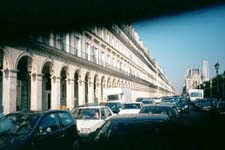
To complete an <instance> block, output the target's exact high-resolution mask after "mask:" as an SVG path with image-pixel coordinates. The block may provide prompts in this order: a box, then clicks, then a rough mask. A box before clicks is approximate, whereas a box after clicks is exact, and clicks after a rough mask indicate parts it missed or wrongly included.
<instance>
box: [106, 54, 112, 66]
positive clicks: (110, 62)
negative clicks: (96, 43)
mask: <svg viewBox="0 0 225 150" xmlns="http://www.w3.org/2000/svg"><path fill="white" fill-rule="evenodd" d="M110 61H111V60H110V55H108V61H107V63H108V64H110V63H111V62H110Z"/></svg>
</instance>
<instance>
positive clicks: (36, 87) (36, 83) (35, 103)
mask: <svg viewBox="0 0 225 150" xmlns="http://www.w3.org/2000/svg"><path fill="white" fill-rule="evenodd" d="M30 76H31V110H33V111H40V110H42V76H43V75H42V74H36V73H31V74H30Z"/></svg>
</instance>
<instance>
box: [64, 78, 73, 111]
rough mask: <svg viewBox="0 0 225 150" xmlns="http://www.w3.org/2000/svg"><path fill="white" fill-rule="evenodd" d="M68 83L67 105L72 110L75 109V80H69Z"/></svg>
mask: <svg viewBox="0 0 225 150" xmlns="http://www.w3.org/2000/svg"><path fill="white" fill-rule="evenodd" d="M66 82H67V83H66V84H67V91H66V92H67V93H66V95H67V97H66V104H67V108H69V110H71V109H73V108H74V80H73V79H69V78H67V79H66Z"/></svg>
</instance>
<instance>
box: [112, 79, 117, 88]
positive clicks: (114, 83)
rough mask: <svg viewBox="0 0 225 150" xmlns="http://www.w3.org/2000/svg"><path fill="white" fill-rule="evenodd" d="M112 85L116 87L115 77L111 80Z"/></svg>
mask: <svg viewBox="0 0 225 150" xmlns="http://www.w3.org/2000/svg"><path fill="white" fill-rule="evenodd" d="M112 87H113V88H115V87H116V78H114V79H113V80H112Z"/></svg>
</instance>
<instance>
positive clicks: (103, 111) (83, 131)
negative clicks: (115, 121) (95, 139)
mask: <svg viewBox="0 0 225 150" xmlns="http://www.w3.org/2000/svg"><path fill="white" fill-rule="evenodd" d="M72 115H73V117H74V118H75V119H76V122H77V128H78V132H79V135H80V136H81V137H87V136H88V135H89V134H90V133H91V132H94V131H95V130H96V129H97V128H99V127H101V126H102V125H103V124H104V123H105V121H106V120H108V119H109V118H110V117H112V116H113V115H114V113H113V112H112V111H111V109H110V108H109V107H107V106H87V107H79V108H76V109H74V110H73V111H72Z"/></svg>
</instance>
